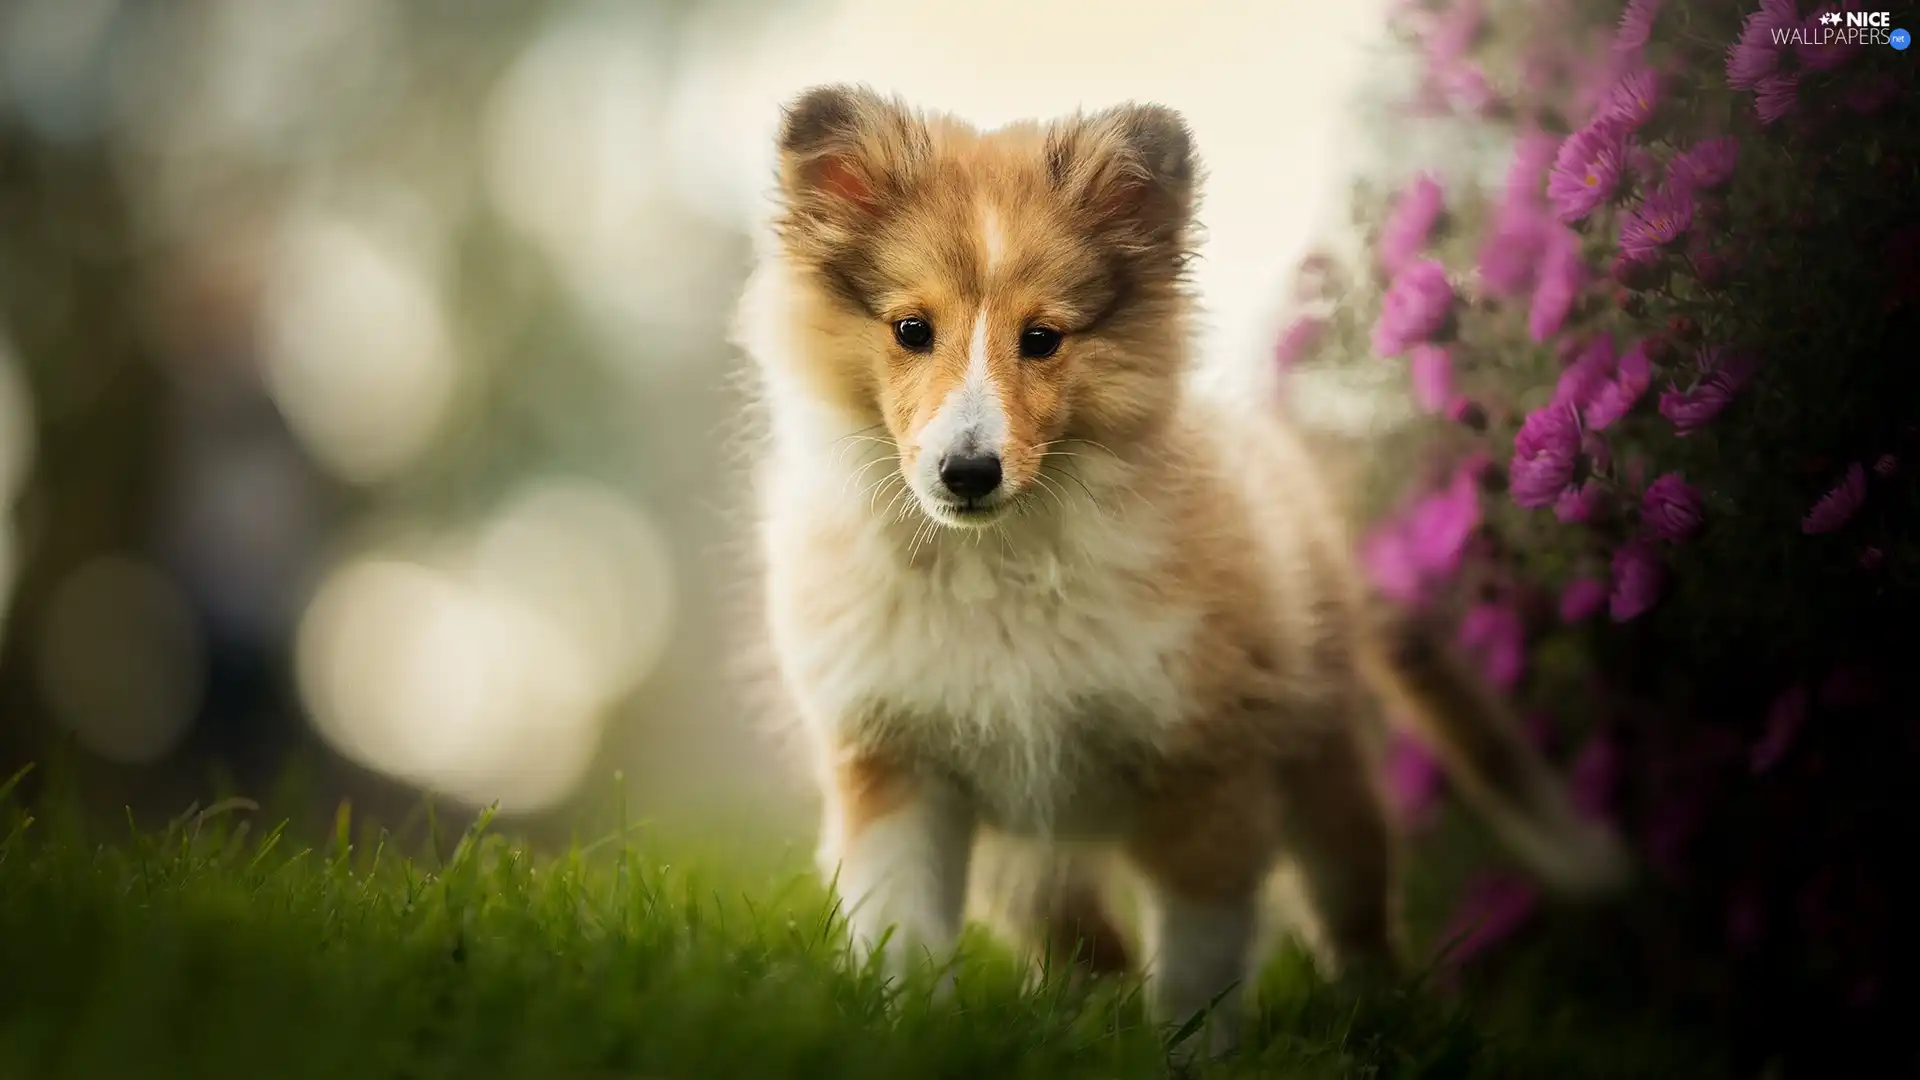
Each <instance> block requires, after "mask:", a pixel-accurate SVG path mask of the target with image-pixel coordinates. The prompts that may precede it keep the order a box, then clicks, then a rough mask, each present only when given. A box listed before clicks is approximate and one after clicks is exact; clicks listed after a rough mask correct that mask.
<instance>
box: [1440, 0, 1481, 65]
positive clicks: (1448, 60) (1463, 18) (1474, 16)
mask: <svg viewBox="0 0 1920 1080" xmlns="http://www.w3.org/2000/svg"><path fill="white" fill-rule="evenodd" d="M1483 21H1484V16H1483V14H1482V12H1481V4H1480V0H1461V2H1460V3H1456V4H1454V5H1453V7H1452V8H1451V9H1449V10H1448V11H1447V12H1446V14H1445V15H1443V16H1441V17H1440V18H1438V19H1436V20H1434V22H1433V24H1432V25H1431V27H1430V28H1429V29H1428V31H1427V34H1426V45H1427V62H1428V63H1429V64H1432V65H1433V66H1435V67H1446V66H1448V65H1450V64H1452V63H1453V62H1454V61H1456V60H1459V59H1461V58H1462V57H1464V56H1466V55H1467V51H1468V50H1469V49H1471V48H1472V47H1473V40H1474V38H1476V37H1478V36H1479V34H1480V26H1481V23H1482V22H1483Z"/></svg>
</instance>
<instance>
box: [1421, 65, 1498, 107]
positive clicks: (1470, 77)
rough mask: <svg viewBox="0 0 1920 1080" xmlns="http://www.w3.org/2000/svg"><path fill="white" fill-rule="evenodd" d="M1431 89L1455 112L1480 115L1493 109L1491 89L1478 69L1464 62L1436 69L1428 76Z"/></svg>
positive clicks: (1493, 98) (1493, 97)
mask: <svg viewBox="0 0 1920 1080" xmlns="http://www.w3.org/2000/svg"><path fill="white" fill-rule="evenodd" d="M1430 78H1431V79H1432V80H1433V87H1434V89H1435V91H1437V92H1438V93H1439V95H1440V97H1441V99H1442V100H1443V101H1445V102H1446V104H1447V106H1448V107H1449V108H1451V109H1452V110H1453V111H1455V112H1462V113H1470V114H1474V115H1480V114H1484V113H1486V112H1487V111H1488V110H1489V109H1491V108H1492V107H1493V104H1494V101H1495V100H1496V98H1495V95H1494V92H1493V87H1491V86H1489V85H1488V84H1487V77H1486V75H1485V74H1483V73H1482V72H1481V71H1480V69H1479V68H1478V67H1475V66H1474V65H1473V64H1471V63H1468V62H1466V61H1464V60H1463V61H1460V62H1458V63H1454V64H1451V65H1449V66H1447V67H1443V68H1438V69H1436V70H1435V71H1433V72H1432V73H1431V74H1430Z"/></svg>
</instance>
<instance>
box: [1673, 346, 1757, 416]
mask: <svg viewBox="0 0 1920 1080" xmlns="http://www.w3.org/2000/svg"><path fill="white" fill-rule="evenodd" d="M1699 364H1700V368H1701V371H1702V375H1701V378H1700V380H1699V381H1698V382H1696V383H1695V384H1694V385H1693V386H1692V387H1691V388H1690V389H1687V390H1684V391H1683V390H1676V389H1669V390H1663V391H1661V392H1660V415H1661V416H1664V417H1666V418H1667V419H1668V420H1671V421H1672V422H1673V430H1674V432H1675V433H1676V434H1679V435H1690V434H1692V433H1693V432H1695V431H1698V430H1699V429H1700V428H1701V427H1703V426H1705V425H1706V424H1707V422H1708V421H1711V420H1712V419H1713V418H1714V417H1716V416H1718V415H1720V413H1721V411H1722V410H1723V409H1725V408H1726V407H1727V405H1728V403H1729V402H1731V401H1732V400H1733V395H1734V394H1736V393H1738V392H1739V391H1740V389H1741V388H1742V387H1744V386H1746V384H1747V382H1748V381H1749V380H1750V379H1752V378H1753V373H1754V371H1755V369H1756V368H1757V367H1758V365H1757V364H1755V363H1754V361H1753V359H1752V358H1751V357H1748V356H1745V355H1738V354H1732V353H1729V352H1727V350H1725V349H1723V348H1720V347H1719V346H1712V347H1709V348H1706V349H1702V350H1701V351H1700V354H1699Z"/></svg>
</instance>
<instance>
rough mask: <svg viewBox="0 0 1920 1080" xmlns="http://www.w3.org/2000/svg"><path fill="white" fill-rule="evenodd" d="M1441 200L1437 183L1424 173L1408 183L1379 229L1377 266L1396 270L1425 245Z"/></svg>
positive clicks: (1435, 220) (1438, 215)
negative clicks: (1378, 261) (1378, 263)
mask: <svg viewBox="0 0 1920 1080" xmlns="http://www.w3.org/2000/svg"><path fill="white" fill-rule="evenodd" d="M1441 202H1442V197H1441V192H1440V184H1439V182H1438V181H1436V180H1434V178H1433V177H1431V176H1429V175H1427V174H1426V173H1421V174H1420V175H1419V176H1416V177H1414V179H1413V182H1412V183H1411V184H1409V185H1407V190H1406V191H1405V192H1403V193H1402V194H1401V195H1400V198H1399V199H1398V200H1397V201H1396V202H1395V203H1394V206H1393V211H1392V212H1391V213H1390V214H1388V215H1387V221H1386V224H1385V225H1383V226H1382V227H1381V229H1380V265H1381V266H1383V267H1385V268H1386V270H1387V272H1388V273H1398V272H1399V271H1400V268H1401V267H1403V266H1405V265H1406V264H1407V263H1408V262H1409V261H1410V260H1412V259H1413V257H1414V256H1415V255H1418V254H1419V253H1420V249H1421V248H1422V247H1423V246H1425V245H1426V242H1427V237H1428V236H1430V235H1432V233H1433V226H1434V223H1435V222H1437V221H1439V220H1440V210H1441Z"/></svg>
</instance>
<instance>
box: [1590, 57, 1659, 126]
mask: <svg viewBox="0 0 1920 1080" xmlns="http://www.w3.org/2000/svg"><path fill="white" fill-rule="evenodd" d="M1659 103H1660V82H1659V80H1658V79H1657V78H1655V77H1654V74H1653V72H1652V71H1651V70H1649V69H1647V68H1641V69H1640V70H1638V71H1633V72H1629V73H1628V74H1626V75H1625V76H1622V77H1621V79H1620V81H1619V82H1617V83H1615V84H1614V85H1613V89H1612V90H1609V91H1608V92H1607V96H1606V97H1605V98H1604V99H1603V100H1602V101H1601V102H1600V115H1601V116H1603V117H1606V118H1608V119H1611V120H1616V121H1618V122H1619V124H1620V126H1621V127H1623V128H1624V129H1625V130H1626V131H1638V130H1639V129H1640V126H1641V125H1643V124H1645V123H1646V122H1647V120H1648V119H1649V118H1650V117H1652V116H1653V110H1654V107H1655V106H1656V105H1658V104H1659Z"/></svg>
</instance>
